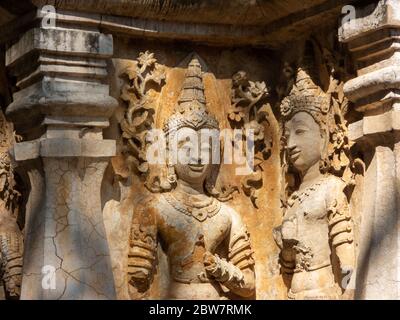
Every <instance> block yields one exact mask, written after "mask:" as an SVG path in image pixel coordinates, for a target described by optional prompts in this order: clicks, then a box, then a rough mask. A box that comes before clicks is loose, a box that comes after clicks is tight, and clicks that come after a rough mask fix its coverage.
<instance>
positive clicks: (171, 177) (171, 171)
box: [167, 164, 177, 185]
mask: <svg viewBox="0 0 400 320" xmlns="http://www.w3.org/2000/svg"><path fill="white" fill-rule="evenodd" d="M176 180H177V177H176V174H175V168H174V166H173V165H172V164H168V165H167V181H168V183H170V184H171V185H174V184H175V183H176Z"/></svg>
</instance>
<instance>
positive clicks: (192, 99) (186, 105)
mask: <svg viewBox="0 0 400 320" xmlns="http://www.w3.org/2000/svg"><path fill="white" fill-rule="evenodd" d="M183 127H189V128H193V129H195V130H198V129H202V128H209V129H219V124H218V121H217V120H216V119H215V118H214V117H213V116H212V115H210V114H209V113H208V110H207V107H206V98H205V95H204V85H203V74H202V71H201V65H200V62H199V60H198V59H197V58H193V59H192V60H191V61H190V63H189V65H188V69H187V72H186V77H185V80H184V82H183V87H182V91H181V94H180V97H179V99H178V103H177V105H176V106H175V110H174V113H173V114H172V116H171V117H170V118H169V119H168V120H167V121H166V123H165V124H164V132H165V133H166V134H167V135H168V134H170V133H172V132H174V131H177V130H178V129H180V128H183Z"/></svg>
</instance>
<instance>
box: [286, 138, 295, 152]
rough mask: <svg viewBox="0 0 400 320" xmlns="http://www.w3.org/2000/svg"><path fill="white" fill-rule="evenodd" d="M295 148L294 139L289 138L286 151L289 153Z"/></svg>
mask: <svg viewBox="0 0 400 320" xmlns="http://www.w3.org/2000/svg"><path fill="white" fill-rule="evenodd" d="M296 147H297V145H296V143H295V141H294V139H290V138H289V139H288V141H287V149H288V151H289V153H290V152H291V151H293V150H294V149H295V148H296Z"/></svg>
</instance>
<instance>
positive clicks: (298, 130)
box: [294, 128, 307, 136]
mask: <svg viewBox="0 0 400 320" xmlns="http://www.w3.org/2000/svg"><path fill="white" fill-rule="evenodd" d="M306 131H307V130H306V129H303V128H297V129H296V131H295V132H294V133H295V134H297V135H298V136H299V135H302V134H303V133H305V132H306Z"/></svg>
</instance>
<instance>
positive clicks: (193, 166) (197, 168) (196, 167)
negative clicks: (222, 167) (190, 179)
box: [189, 164, 204, 172]
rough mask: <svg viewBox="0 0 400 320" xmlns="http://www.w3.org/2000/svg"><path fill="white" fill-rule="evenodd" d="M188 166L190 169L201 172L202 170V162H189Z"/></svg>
mask: <svg viewBox="0 0 400 320" xmlns="http://www.w3.org/2000/svg"><path fill="white" fill-rule="evenodd" d="M189 168H190V170H192V171H197V172H201V171H203V168H204V164H189Z"/></svg>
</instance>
